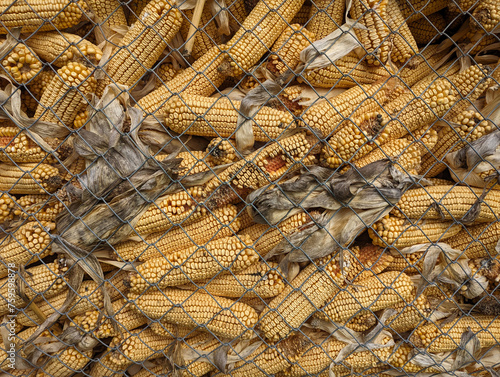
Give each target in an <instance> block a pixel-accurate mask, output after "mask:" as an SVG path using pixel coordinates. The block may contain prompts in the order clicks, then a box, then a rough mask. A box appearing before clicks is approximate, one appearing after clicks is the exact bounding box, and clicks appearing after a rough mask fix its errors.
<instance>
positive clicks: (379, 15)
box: [351, 0, 391, 65]
mask: <svg viewBox="0 0 500 377" xmlns="http://www.w3.org/2000/svg"><path fill="white" fill-rule="evenodd" d="M387 4H388V0H378V1H377V0H354V1H353V2H352V7H351V17H352V18H354V19H355V20H359V22H360V24H361V25H363V26H365V27H366V29H355V33H356V36H357V37H358V38H359V41H360V42H361V44H362V46H363V47H364V49H365V50H366V52H367V53H368V54H369V55H368V56H367V57H366V61H367V62H368V64H374V65H380V64H385V63H386V62H387V59H388V57H389V52H390V50H391V42H390V40H389V16H388V13H387Z"/></svg>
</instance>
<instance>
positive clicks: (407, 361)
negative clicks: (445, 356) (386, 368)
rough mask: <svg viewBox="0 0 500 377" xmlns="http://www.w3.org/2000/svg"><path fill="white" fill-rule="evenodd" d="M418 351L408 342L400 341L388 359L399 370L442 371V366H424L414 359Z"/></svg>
mask: <svg viewBox="0 0 500 377" xmlns="http://www.w3.org/2000/svg"><path fill="white" fill-rule="evenodd" d="M415 354H416V352H415V349H414V348H413V346H412V345H409V344H406V343H403V342H401V343H399V344H398V345H396V346H395V347H394V352H393V354H392V355H391V357H390V358H389V360H387V363H388V364H389V365H390V366H391V367H393V368H397V369H398V370H401V369H402V370H403V371H405V372H406V373H419V372H420V373H432V374H434V373H440V372H441V371H442V368H438V366H437V365H436V367H423V366H420V365H419V364H418V363H416V362H415V361H414V356H415Z"/></svg>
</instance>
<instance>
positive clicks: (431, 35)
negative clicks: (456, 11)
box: [408, 13, 447, 45]
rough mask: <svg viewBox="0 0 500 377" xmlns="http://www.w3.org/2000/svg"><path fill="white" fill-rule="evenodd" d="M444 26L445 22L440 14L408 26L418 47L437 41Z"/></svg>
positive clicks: (429, 16)
mask: <svg viewBox="0 0 500 377" xmlns="http://www.w3.org/2000/svg"><path fill="white" fill-rule="evenodd" d="M446 26H447V23H446V20H445V19H444V17H443V16H442V15H441V13H433V14H430V15H428V16H427V17H424V18H423V19H421V20H417V21H413V22H410V23H409V24H408V27H409V28H410V31H411V34H412V35H413V38H415V41H416V42H417V44H419V45H423V44H428V43H431V42H433V41H434V40H436V39H438V38H439V37H440V36H441V33H442V32H443V31H444V29H445V28H446Z"/></svg>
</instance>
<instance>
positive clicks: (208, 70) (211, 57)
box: [137, 45, 227, 117]
mask: <svg viewBox="0 0 500 377" xmlns="http://www.w3.org/2000/svg"><path fill="white" fill-rule="evenodd" d="M224 48H225V45H219V46H214V47H212V48H211V49H210V51H208V52H207V53H206V54H205V55H203V56H202V57H201V58H199V59H198V60H196V61H195V62H194V63H193V65H191V66H190V67H188V68H186V69H184V70H183V71H182V72H181V73H179V74H178V75H176V76H175V77H174V78H173V79H172V80H170V81H168V82H166V83H165V84H164V85H163V86H161V87H159V88H158V89H156V90H154V91H152V92H151V93H149V94H148V95H146V96H144V97H143V98H141V99H140V100H139V102H138V103H137V107H139V109H141V110H142V111H144V112H146V113H148V114H155V115H156V116H157V117H158V116H162V115H163V105H164V104H165V101H166V99H167V98H169V97H170V96H171V94H172V93H182V94H183V95H187V94H195V95H200V96H209V95H211V94H212V93H213V92H214V90H215V89H216V88H217V87H219V85H221V84H222V83H223V81H224V79H225V75H224V74H222V73H221V72H220V70H221V66H222V65H223V63H224V64H226V65H227V63H226V55H225V54H224V53H222V51H223V49H224Z"/></svg>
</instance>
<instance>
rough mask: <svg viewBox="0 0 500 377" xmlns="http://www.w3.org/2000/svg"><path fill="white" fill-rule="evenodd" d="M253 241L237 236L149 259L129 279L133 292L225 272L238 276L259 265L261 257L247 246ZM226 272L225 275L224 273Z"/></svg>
mask: <svg viewBox="0 0 500 377" xmlns="http://www.w3.org/2000/svg"><path fill="white" fill-rule="evenodd" d="M251 242H252V240H251V238H250V237H248V236H247V237H241V240H240V238H239V237H237V236H233V237H226V238H220V239H217V240H213V241H210V242H209V243H207V245H206V246H204V247H203V248H202V249H200V248H199V247H198V246H193V247H190V248H189V249H185V250H181V251H177V252H174V253H172V254H170V255H168V256H165V257H163V256H162V257H159V258H152V259H148V260H147V261H146V262H144V263H143V264H141V265H140V266H139V267H137V268H136V271H137V274H136V273H134V274H132V275H131V276H130V278H129V284H130V291H131V292H134V293H139V292H142V291H144V290H145V289H147V288H148V287H149V286H150V285H154V286H155V287H158V288H165V287H172V286H177V285H182V284H186V283H189V282H196V281H199V280H204V279H208V278H211V277H213V276H216V275H217V274H218V273H220V272H223V271H224V270H226V269H230V270H231V271H234V272H239V271H241V270H244V269H245V268H247V267H249V266H251V265H252V264H254V263H256V262H257V261H258V259H259V256H258V254H257V253H256V252H255V251H254V250H253V249H251V248H248V247H247V245H248V244H250V243H251ZM224 272H225V271H224Z"/></svg>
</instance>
